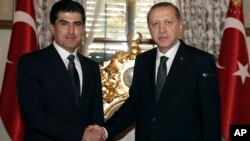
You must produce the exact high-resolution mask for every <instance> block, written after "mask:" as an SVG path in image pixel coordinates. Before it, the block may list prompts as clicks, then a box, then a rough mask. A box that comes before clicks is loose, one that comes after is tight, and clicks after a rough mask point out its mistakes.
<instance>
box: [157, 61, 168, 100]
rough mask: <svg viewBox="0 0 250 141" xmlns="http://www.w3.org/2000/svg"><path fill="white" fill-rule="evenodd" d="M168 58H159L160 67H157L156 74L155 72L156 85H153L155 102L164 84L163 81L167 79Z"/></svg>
mask: <svg viewBox="0 0 250 141" xmlns="http://www.w3.org/2000/svg"><path fill="white" fill-rule="evenodd" d="M167 60H168V58H167V57H166V56H162V57H161V61H160V65H159V67H158V72H157V80H156V85H155V96H156V102H158V100H159V97H160V95H161V92H162V88H163V86H164V83H165V79H166V77H167V65H166V61H167Z"/></svg>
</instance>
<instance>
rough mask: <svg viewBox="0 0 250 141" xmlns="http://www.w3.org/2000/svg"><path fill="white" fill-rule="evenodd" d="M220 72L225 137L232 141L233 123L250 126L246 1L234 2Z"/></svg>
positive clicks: (220, 61) (249, 76)
mask: <svg viewBox="0 0 250 141" xmlns="http://www.w3.org/2000/svg"><path fill="white" fill-rule="evenodd" d="M217 69H218V76H219V86H220V96H221V97H220V98H221V129H222V135H223V137H224V139H225V140H226V141H230V139H229V138H230V134H229V133H230V125H231V124H250V106H249V103H250V73H249V72H250V68H249V53H248V48H247V44H246V34H245V28H244V19H243V10H242V0H230V3H229V9H228V13H227V18H226V22H225V29H224V33H223V36H222V42H221V48H220V54H219V58H218V63H217Z"/></svg>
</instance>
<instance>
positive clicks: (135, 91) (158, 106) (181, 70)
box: [104, 41, 220, 141]
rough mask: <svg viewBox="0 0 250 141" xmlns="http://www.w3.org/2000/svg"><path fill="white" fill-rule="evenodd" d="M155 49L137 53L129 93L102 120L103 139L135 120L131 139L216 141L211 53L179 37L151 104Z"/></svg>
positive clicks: (217, 127)
mask: <svg viewBox="0 0 250 141" xmlns="http://www.w3.org/2000/svg"><path fill="white" fill-rule="evenodd" d="M156 53H157V50H156V48H154V49H151V50H149V51H146V52H144V53H142V54H140V55H138V56H137V58H136V61H135V66H134V76H133V82H132V85H131V87H130V91H129V94H130V97H129V98H128V99H127V100H126V101H125V103H124V104H123V105H122V106H121V108H120V109H119V110H118V111H117V112H116V113H115V114H114V115H113V117H111V119H110V120H108V121H107V122H106V123H105V124H104V127H105V128H106V129H107V131H108V134H109V137H110V138H112V137H114V136H115V135H116V134H117V133H119V132H121V131H122V130H124V129H125V128H126V127H128V125H130V124H131V123H133V122H136V127H135V138H136V140H137V141H220V122H219V121H220V118H219V116H220V112H219V109H220V108H219V92H218V83H217V78H216V67H215V60H214V57H213V56H212V55H211V54H208V53H206V52H204V51H201V50H198V49H196V48H194V47H191V46H188V45H186V44H185V43H184V42H183V41H181V44H180V47H179V49H178V51H177V53H176V56H175V58H174V61H173V63H172V66H171V69H170V71H169V74H168V76H167V78H166V82H165V85H164V88H163V92H162V94H161V96H160V99H159V101H158V103H156V102H155V95H154V89H155V62H156Z"/></svg>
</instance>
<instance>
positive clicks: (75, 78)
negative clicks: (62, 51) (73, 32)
mask: <svg viewBox="0 0 250 141" xmlns="http://www.w3.org/2000/svg"><path fill="white" fill-rule="evenodd" d="M68 59H69V64H68V72H69V76H70V79H71V84H72V87H73V93H74V100H75V103H76V106H77V107H79V100H80V80H79V75H78V72H77V70H76V67H75V63H74V59H75V56H74V55H72V54H71V55H69V56H68Z"/></svg>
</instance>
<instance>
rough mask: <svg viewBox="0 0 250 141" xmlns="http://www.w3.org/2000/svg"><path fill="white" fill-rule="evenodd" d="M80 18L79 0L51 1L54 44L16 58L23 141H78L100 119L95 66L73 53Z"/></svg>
mask: <svg viewBox="0 0 250 141" xmlns="http://www.w3.org/2000/svg"><path fill="white" fill-rule="evenodd" d="M85 19H86V17H85V11H84V9H83V7H82V5H80V4H79V3H77V2H75V1H66V0H62V1H58V2H56V3H55V4H54V5H53V7H52V9H51V12H50V22H51V26H50V28H51V32H52V34H53V38H54V41H53V43H52V44H51V45H49V46H48V47H46V48H44V49H41V50H40V51H37V52H33V53H29V54H25V55H23V56H22V57H21V58H20V60H19V66H18V80H17V81H18V82H17V83H18V85H17V88H18V96H19V101H20V106H21V111H22V114H23V118H24V122H25V141H81V140H82V137H83V134H84V129H85V128H86V127H87V126H88V125H90V124H102V123H103V122H104V114H103V102H102V92H101V79H100V70H99V65H98V63H96V62H94V61H92V60H90V59H88V58H87V57H84V56H82V55H81V54H79V53H77V47H78V46H79V45H80V44H81V41H82V36H83V33H84V26H85ZM70 55H71V56H73V59H72V58H71V59H72V60H70V58H68V56H70ZM70 61H71V62H70ZM69 64H71V67H70V65H69ZM70 68H72V69H73V71H75V72H74V76H76V77H75V80H76V81H75V80H71V77H70V73H69V72H70ZM73 82H76V83H74V84H73Z"/></svg>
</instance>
